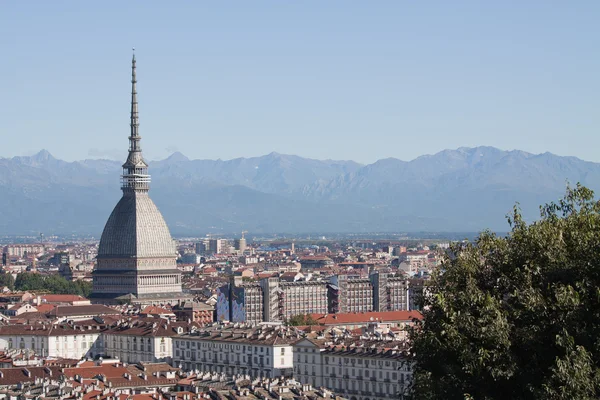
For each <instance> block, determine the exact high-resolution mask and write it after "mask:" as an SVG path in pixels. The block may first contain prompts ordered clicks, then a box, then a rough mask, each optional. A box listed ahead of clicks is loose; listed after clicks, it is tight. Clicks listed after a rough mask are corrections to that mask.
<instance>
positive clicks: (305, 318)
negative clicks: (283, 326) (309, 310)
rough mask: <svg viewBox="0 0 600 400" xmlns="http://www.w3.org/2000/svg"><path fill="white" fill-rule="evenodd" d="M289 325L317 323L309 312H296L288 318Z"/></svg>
mask: <svg viewBox="0 0 600 400" xmlns="http://www.w3.org/2000/svg"><path fill="white" fill-rule="evenodd" d="M288 325H290V326H303V325H319V323H318V322H317V320H315V319H314V318H313V317H312V315H310V314H298V315H294V316H293V317H291V318H290V319H289V320H288Z"/></svg>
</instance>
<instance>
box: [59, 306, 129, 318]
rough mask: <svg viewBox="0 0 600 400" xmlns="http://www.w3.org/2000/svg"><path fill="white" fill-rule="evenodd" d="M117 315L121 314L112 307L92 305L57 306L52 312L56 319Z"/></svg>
mask: <svg viewBox="0 0 600 400" xmlns="http://www.w3.org/2000/svg"><path fill="white" fill-rule="evenodd" d="M107 314H108V315H115V314H121V313H120V312H119V311H115V310H113V309H112V308H110V307H106V306H103V305H101V304H91V305H83V306H57V307H56V308H55V309H54V310H52V311H51V312H50V315H52V316H55V317H72V316H77V315H107Z"/></svg>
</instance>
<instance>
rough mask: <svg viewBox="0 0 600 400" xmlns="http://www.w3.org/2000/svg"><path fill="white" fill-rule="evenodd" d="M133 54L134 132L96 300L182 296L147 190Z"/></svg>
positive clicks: (172, 252)
mask: <svg viewBox="0 0 600 400" xmlns="http://www.w3.org/2000/svg"><path fill="white" fill-rule="evenodd" d="M136 83H137V81H136V66H135V54H134V55H133V59H132V66H131V134H130V135H129V155H128V156H127V160H126V161H125V163H124V164H123V175H122V176H121V190H122V191H123V197H122V198H121V200H120V201H119V202H118V203H117V205H116V206H115V208H114V210H113V212H112V213H111V214H110V217H108V221H107V222H106V226H105V227H104V231H103V232H102V237H101V239H100V246H99V248H98V257H97V258H96V261H97V265H96V269H95V270H94V272H93V277H94V284H93V291H92V296H91V297H92V299H93V300H94V301H95V302H102V303H116V302H123V301H130V302H133V303H141V304H153V303H166V302H177V301H178V300H179V299H181V273H180V272H179V270H178V269H177V267H176V258H177V254H176V248H175V244H174V242H173V239H172V238H171V233H170V232H169V228H168V227H167V224H166V223H165V220H164V218H163V216H162V214H161V213H160V211H159V210H158V208H157V207H156V205H155V204H154V202H153V201H152V199H150V196H148V191H149V189H150V175H148V164H147V163H146V161H145V160H144V157H143V156H142V149H141V146H140V139H141V137H140V135H139V125H140V124H139V119H138V103H137V90H136Z"/></svg>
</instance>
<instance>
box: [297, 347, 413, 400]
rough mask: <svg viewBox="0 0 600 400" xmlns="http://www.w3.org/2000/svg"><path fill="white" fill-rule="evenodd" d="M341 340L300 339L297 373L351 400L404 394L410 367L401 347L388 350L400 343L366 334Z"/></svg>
mask: <svg viewBox="0 0 600 400" xmlns="http://www.w3.org/2000/svg"><path fill="white" fill-rule="evenodd" d="M338 343H340V344H333V342H326V341H323V340H311V339H303V340H300V341H299V342H297V343H296V344H295V345H294V377H295V378H296V379H297V380H298V381H300V382H302V383H308V384H311V385H313V386H315V387H319V386H325V387H327V388H329V389H331V390H333V391H334V392H335V393H337V394H339V395H341V396H344V397H346V398H349V399H350V400H383V399H390V398H402V397H401V394H402V393H406V391H407V390H408V386H409V384H410V381H411V377H412V372H411V368H410V366H409V365H408V364H407V363H406V358H405V357H404V356H403V354H402V353H401V352H400V351H397V350H386V349H388V348H393V347H395V346H396V344H397V343H396V344H394V343H390V341H389V340H388V341H386V340H372V339H371V340H369V339H366V338H362V339H360V338H355V339H349V340H345V341H343V342H338ZM342 343H343V344H342ZM373 346H374V347H373Z"/></svg>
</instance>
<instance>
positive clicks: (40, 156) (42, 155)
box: [31, 149, 56, 162]
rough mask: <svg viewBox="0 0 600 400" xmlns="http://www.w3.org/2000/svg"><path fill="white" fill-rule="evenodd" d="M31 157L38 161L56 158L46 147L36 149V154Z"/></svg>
mask: <svg viewBox="0 0 600 400" xmlns="http://www.w3.org/2000/svg"><path fill="white" fill-rule="evenodd" d="M31 159H32V160H34V161H38V162H41V161H48V160H56V158H54V157H53V156H52V154H50V152H49V151H48V150H46V149H42V150H40V151H38V152H37V153H36V154H34V155H32V156H31Z"/></svg>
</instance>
